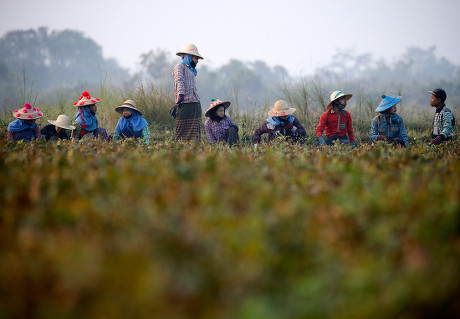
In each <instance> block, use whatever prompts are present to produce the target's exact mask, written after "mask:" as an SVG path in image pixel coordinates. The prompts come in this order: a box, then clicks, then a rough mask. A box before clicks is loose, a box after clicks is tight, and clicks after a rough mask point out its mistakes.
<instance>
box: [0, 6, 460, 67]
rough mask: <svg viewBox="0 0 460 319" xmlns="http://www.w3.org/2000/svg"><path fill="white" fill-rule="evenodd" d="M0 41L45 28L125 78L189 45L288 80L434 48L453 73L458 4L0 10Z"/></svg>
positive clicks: (217, 60) (459, 49) (458, 54)
mask: <svg viewBox="0 0 460 319" xmlns="http://www.w3.org/2000/svg"><path fill="white" fill-rule="evenodd" d="M0 12H1V13H2V17H1V19H0V35H4V34H5V33H6V32H7V31H10V30H17V29H29V28H37V27H39V26H47V27H49V29H50V30H63V29H73V30H79V31H82V32H83V33H84V34H85V35H86V36H88V37H90V38H92V39H93V40H94V41H96V42H97V43H98V44H99V45H101V46H102V48H103V53H104V56H105V57H113V58H116V59H117V60H118V62H119V63H120V64H121V65H122V66H124V67H129V68H131V69H132V70H133V69H134V68H135V67H136V65H137V63H138V62H139V56H140V54H142V53H146V52H148V51H149V50H151V49H156V48H163V49H166V50H168V51H170V52H171V54H174V53H176V52H177V51H179V50H181V49H182V48H183V47H184V46H185V45H186V44H188V43H194V44H196V45H197V46H198V50H199V51H200V53H201V54H202V55H203V56H204V57H205V61H203V62H202V63H203V64H207V65H209V66H211V67H217V66H220V65H222V64H223V63H226V62H228V61H229V60H230V59H231V58H236V59H239V60H244V61H255V60H258V59H259V60H264V61H266V62H267V63H268V64H269V65H270V66H274V65H276V64H280V65H283V66H285V67H286V68H287V69H288V70H289V71H290V72H291V74H292V75H299V74H306V73H309V72H312V71H314V69H315V68H316V67H317V66H320V65H324V64H328V63H329V62H330V61H331V57H332V56H333V55H334V54H335V53H336V52H337V50H347V49H350V48H351V49H354V50H355V52H357V53H360V54H361V53H372V54H373V55H374V56H375V57H377V58H379V57H384V58H386V59H387V60H388V61H392V59H394V58H397V57H399V56H400V55H401V54H402V53H403V52H404V51H405V50H406V48H407V47H409V46H419V47H421V48H423V49H426V48H428V47H430V46H433V45H435V46H436V48H437V51H436V52H437V54H438V56H445V57H446V58H448V59H449V60H451V61H452V62H454V63H456V64H460V36H459V30H460V19H459V18H458V15H459V13H460V1H459V0H437V1H435V0H430V1H428V0H417V1H416V0H348V1H344V0H328V1H322V0H303V1H300V0H278V1H268V0H267V1H261V0H255V1H250V0H232V1H218V0H194V1H182V0H168V1H157V0H151V1H141V0H124V1H120V0H92V1H87V0H79V1H72V2H70V1H65V0H55V1H53V0H40V1H38V0H0Z"/></svg>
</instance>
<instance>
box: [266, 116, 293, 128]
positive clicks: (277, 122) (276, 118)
mask: <svg viewBox="0 0 460 319" xmlns="http://www.w3.org/2000/svg"><path fill="white" fill-rule="evenodd" d="M267 122H268V123H270V124H272V125H274V126H278V125H280V124H283V122H284V123H286V122H289V123H294V116H293V115H292V114H289V116H288V118H287V121H282V120H281V119H280V118H279V116H270V117H269V118H268V119H267Z"/></svg>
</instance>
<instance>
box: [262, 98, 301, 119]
mask: <svg viewBox="0 0 460 319" xmlns="http://www.w3.org/2000/svg"><path fill="white" fill-rule="evenodd" d="M294 112H295V108H293V107H290V106H289V105H288V104H287V103H286V101H283V100H279V101H276V102H275V104H274V105H273V108H272V109H271V110H270V111H268V115H269V116H285V115H290V114H292V113H294Z"/></svg>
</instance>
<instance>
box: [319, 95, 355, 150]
mask: <svg viewBox="0 0 460 319" xmlns="http://www.w3.org/2000/svg"><path fill="white" fill-rule="evenodd" d="M352 96H353V95H352V94H344V93H342V92H340V91H334V92H332V94H331V97H330V98H331V102H330V103H329V104H328V105H327V111H326V112H324V113H323V114H322V115H321V117H320V119H319V124H318V127H317V128H316V137H317V138H318V145H323V144H324V138H323V132H324V130H325V129H326V145H332V144H333V143H334V141H339V142H340V143H341V144H350V142H351V144H352V145H355V135H354V133H353V125H352V123H351V115H350V113H348V112H347V111H345V107H346V106H347V101H348V100H349V99H351V97H352ZM347 135H348V137H347Z"/></svg>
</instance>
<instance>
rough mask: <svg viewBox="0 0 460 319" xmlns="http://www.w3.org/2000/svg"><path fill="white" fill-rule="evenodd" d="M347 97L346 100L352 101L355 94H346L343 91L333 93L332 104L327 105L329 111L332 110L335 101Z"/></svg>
mask: <svg viewBox="0 0 460 319" xmlns="http://www.w3.org/2000/svg"><path fill="white" fill-rule="evenodd" d="M342 96H343V97H345V100H347V101H348V100H349V99H351V97H352V96H353V94H344V93H343V92H342V91H334V92H332V93H331V97H330V98H331V102H329V104H328V105H327V109H328V110H330V109H331V108H332V102H334V101H335V100H338V99H340V98H341V97H342Z"/></svg>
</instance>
